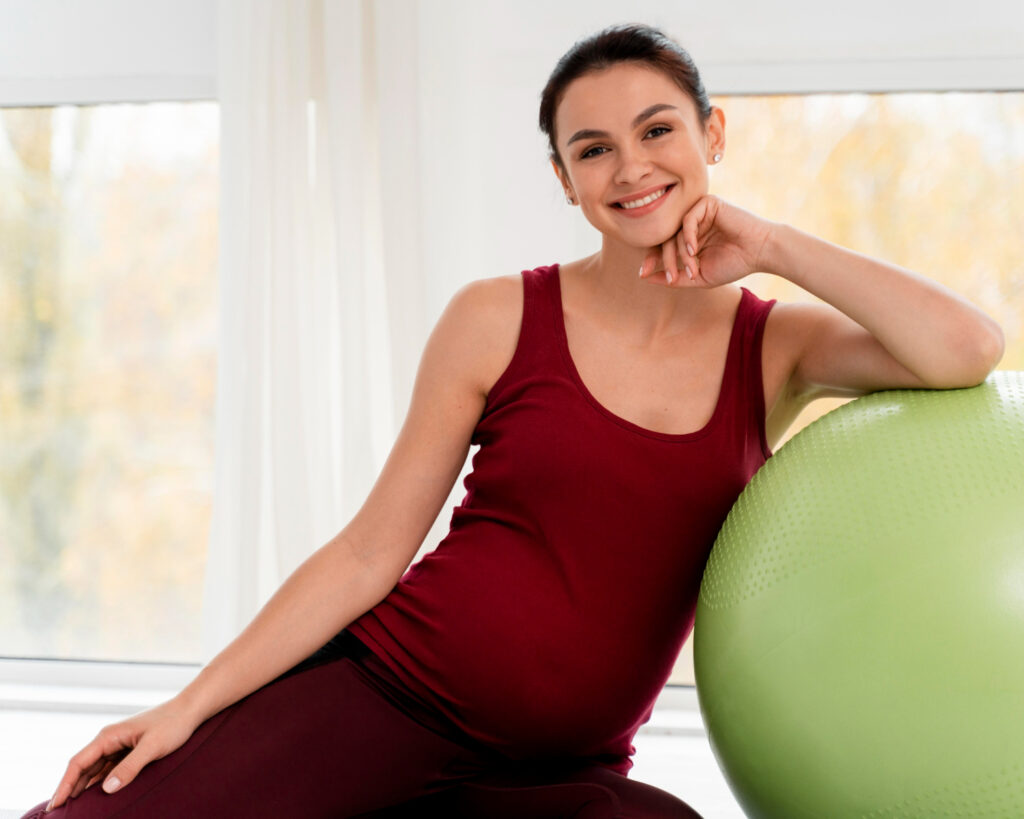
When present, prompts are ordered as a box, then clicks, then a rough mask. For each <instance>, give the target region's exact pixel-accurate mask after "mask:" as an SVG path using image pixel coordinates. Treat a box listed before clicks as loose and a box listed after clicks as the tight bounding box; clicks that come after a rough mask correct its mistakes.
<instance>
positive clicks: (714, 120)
mask: <svg viewBox="0 0 1024 819" xmlns="http://www.w3.org/2000/svg"><path fill="white" fill-rule="evenodd" d="M704 127H705V135H706V136H707V142H708V153H709V154H722V153H725V111H723V110H722V109H721V108H719V107H718V106H717V105H712V106H711V115H710V116H709V117H708V121H707V124H706V125H705V126H704Z"/></svg>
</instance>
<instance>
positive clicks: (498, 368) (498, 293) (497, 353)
mask: <svg viewBox="0 0 1024 819" xmlns="http://www.w3.org/2000/svg"><path fill="white" fill-rule="evenodd" d="M459 296H460V297H461V300H462V301H463V303H464V309H465V311H466V316H467V319H466V320H467V321H468V322H471V323H472V327H473V332H472V334H471V335H472V337H473V342H472V343H473V344H474V345H476V346H477V353H478V355H477V356H476V357H475V358H476V360H477V361H478V362H479V367H480V372H479V382H480V383H481V384H482V385H483V389H484V392H485V393H489V392H490V388H491V386H493V384H494V383H495V382H496V381H497V380H498V378H499V376H500V375H501V374H502V373H503V372H504V371H505V369H506V368H507V367H508V365H509V362H511V360H512V356H513V355H514V354H515V350H516V345H517V344H518V342H519V329H520V324H521V322H522V315H523V302H524V296H523V275H522V273H511V274H506V275H499V276H489V277H486V278H481V279H474V280H472V281H470V282H467V283H466V284H464V285H463V286H462V287H461V288H460V290H459Z"/></svg>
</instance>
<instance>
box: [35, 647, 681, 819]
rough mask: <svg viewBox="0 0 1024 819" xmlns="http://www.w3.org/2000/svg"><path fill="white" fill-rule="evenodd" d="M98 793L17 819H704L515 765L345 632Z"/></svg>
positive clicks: (642, 793) (571, 773)
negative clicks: (463, 728)
mask: <svg viewBox="0 0 1024 819" xmlns="http://www.w3.org/2000/svg"><path fill="white" fill-rule="evenodd" d="M100 784H101V783H99V782H97V783H96V784H95V785H93V786H92V787H91V788H87V789H86V790H85V791H83V792H82V793H81V794H79V795H78V796H77V797H75V798H74V799H69V800H68V801H67V802H66V803H65V804H64V805H62V806H61V807H59V808H57V809H56V810H53V811H51V812H50V813H48V814H44V813H43V810H44V808H45V807H46V804H47V803H46V802H42V803H40V804H39V805H37V806H36V807H34V808H32V809H31V810H30V811H29V812H28V813H26V814H25V815H24V817H22V819H38V817H43V816H45V817H52V819H100V818H101V817H104V818H106V817H117V819H172V818H173V819H180V817H186V816H187V817H196V819H203V817H227V816H230V817H245V819H257V818H258V817H259V818H260V819H262V817H266V819H291V817H296V818H297V817H302V819H313V817H323V819H343V817H373V818H374V819H414V817H415V818H416V819H421V818H422V817H430V816H438V817H487V819H503V818H504V817H509V819H511V818H512V817H515V819H523V817H533V818H535V819H540V817H578V818H579V819H584V818H585V819H620V817H637V818H638V819H639V818H640V817H644V819H646V817H658V818H659V819H663V818H664V817H696V819H700V816H699V814H697V812H696V811H694V810H693V809H692V808H690V807H689V806H688V805H687V804H686V803H685V802H682V801H681V800H679V799H678V798H676V797H675V796H673V795H672V794H670V793H667V792H665V791H662V790H660V789H658V788H655V787H653V786H651V785H647V784H644V783H643V782H637V781H635V780H632V779H629V778H628V777H625V776H623V775H622V774H619V773H616V772H615V771H612V770H610V769H609V768H606V767H603V766H601V765H597V764H594V763H592V762H587V761H585V760H573V759H564V760H543V761H540V760H535V761H532V762H521V761H520V762H515V761H512V760H509V759H508V758H507V757H504V756H502V755H500V754H498V753H497V752H496V751H494V750H493V749H490V748H488V747H486V746H485V745H482V744H480V743H478V742H477V741H476V740H474V739H473V738H472V737H469V736H467V735H466V734H465V733H464V732H463V731H461V730H460V729H459V728H458V727H457V726H455V725H454V724H453V723H451V721H450V720H449V719H448V718H447V717H446V716H444V715H443V714H441V713H440V712H438V711H437V710H436V709H435V708H433V707H431V706H430V705H428V704H427V703H425V702H423V701H422V700H421V699H420V698H419V697H418V696H417V695H416V694H414V693H413V692H411V691H410V690H409V689H408V687H407V686H406V685H405V684H404V683H403V682H402V681H401V680H400V679H399V678H398V677H397V676H396V675H395V673H394V672H393V671H392V670H391V669H390V668H388V667H387V665H385V664H384V663H383V662H382V661H381V660H380V659H379V658H378V657H377V656H376V655H374V654H373V652H371V651H370V650H369V649H368V648H367V647H366V646H365V645H363V643H362V642H360V641H359V640H358V639H356V637H355V636H354V635H352V634H350V633H349V632H348V631H345V630H343V631H342V632H341V633H340V634H339V635H338V636H337V637H335V638H333V639H332V640H331V641H330V642H328V643H327V645H325V646H324V647H323V648H321V649H320V650H319V651H317V652H316V653H315V654H313V655H312V656H310V657H308V658H307V659H306V660H304V661H303V662H301V663H299V664H298V665H297V666H295V667H294V668H292V669H291V670H289V671H286V672H285V673H284V674H282V675H281V676H280V677H278V678H277V679H276V680H273V681H272V682H270V683H268V684H267V685H265V686H263V687H262V688H260V689H258V690H256V691H254V692H253V693H252V694H249V695H248V696H247V697H244V698H243V699H241V700H239V701H238V702H236V703H234V704H233V705H230V706H228V707H227V708H225V709H223V710H221V711H219V712H218V713H216V714H214V715H213V716H212V717H210V718H209V719H208V720H206V721H205V722H204V723H202V724H201V725H200V726H199V727H198V728H197V729H196V731H195V733H193V734H192V736H191V737H189V739H188V741H187V742H186V743H185V744H184V745H182V746H181V747H180V748H179V749H178V750H176V751H174V752H173V753H171V754H168V755H167V756H165V757H163V758H162V759H158V760H155V761H153V762H151V763H150V764H149V765H147V766H146V767H144V768H143V769H142V770H141V771H140V772H139V775H138V776H137V777H136V778H135V779H134V780H132V781H131V782H130V783H128V784H127V785H125V786H123V787H122V788H121V790H119V791H117V792H116V793H112V794H107V793H104V792H103V790H102V789H101V788H100ZM47 801H49V800H47Z"/></svg>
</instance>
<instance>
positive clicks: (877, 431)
mask: <svg viewBox="0 0 1024 819" xmlns="http://www.w3.org/2000/svg"><path fill="white" fill-rule="evenodd" d="M693 646H694V668H695V673H696V680H697V695H698V701H699V703H700V709H701V714H702V716H703V718H704V724H705V726H706V728H707V732H708V737H709V740H710V743H711V747H712V750H713V752H714V754H715V757H716V759H717V760H718V764H719V766H720V767H721V769H722V772H723V774H724V776H725V778H726V780H727V782H728V784H729V786H730V788H731V789H732V791H733V793H734V794H735V796H736V799H737V801H738V802H739V804H740V805H741V807H742V808H743V810H744V811H745V813H746V814H747V816H749V817H772V818H773V819H776V818H777V819H800V818H801V817H813V819H843V817H861V818H862V819H882V817H886V819H888V818H889V817H900V819H905V818H906V817H928V819H934V817H947V816H963V817H967V816H969V817H997V816H998V817H1024V373H1022V372H1009V371H997V372H994V373H992V374H991V375H989V377H988V378H987V379H986V380H985V381H984V382H983V383H982V384H979V385H978V386H976V387H968V388H964V389H954V390H886V391H883V392H876V393H871V394H869V395H865V396H862V397H861V398H858V399H857V400H855V401H851V402H849V403H847V404H844V405H842V406H841V407H839V408H838V409H835V410H833V411H832V412H829V413H827V414H826V415H824V416H822V417H821V418H819V419H818V420H816V421H814V422H812V423H811V424H809V425H808V426H807V427H806V428H805V429H803V430H801V431H800V432H799V433H797V434H796V435H794V436H793V438H792V439H791V440H789V441H788V442H787V443H786V444H785V445H784V446H782V447H781V448H780V449H779V451H778V452H777V453H776V454H775V455H774V456H773V457H772V458H770V459H769V460H768V461H767V463H765V464H764V466H762V467H761V469H760V470H759V471H758V472H757V473H756V474H755V475H754V477H753V478H752V479H751V481H750V482H749V484H748V485H747V487H746V488H745V489H744V490H743V492H742V494H741V495H740V496H739V498H738V499H737V500H736V503H735V505H734V506H733V508H732V509H731V510H730V512H729V515H728V517H727V518H726V520H725V523H724V524H723V526H722V529H721V531H720V533H719V535H718V538H717V540H716V541H715V544H714V547H713V549H712V551H711V555H710V557H709V559H708V563H707V566H706V568H705V571H704V577H703V580H702V583H701V589H700V597H699V599H698V603H697V613H696V622H695V626H694V644H693Z"/></svg>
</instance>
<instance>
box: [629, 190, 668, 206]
mask: <svg viewBox="0 0 1024 819" xmlns="http://www.w3.org/2000/svg"><path fill="white" fill-rule="evenodd" d="M669 187H670V186H666V187H664V188H662V189H661V190H660V191H655V192H654V193H652V194H649V195H648V196H645V197H644V198H643V199H634V200H633V201H632V202H619V203H618V204H619V207H621V208H642V207H643V206H644V205H649V204H650V203H651V202H653V201H654V200H655V199H657V198H658V197H661V196H664V195H665V192H666V191H667V190H668V189H669Z"/></svg>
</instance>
